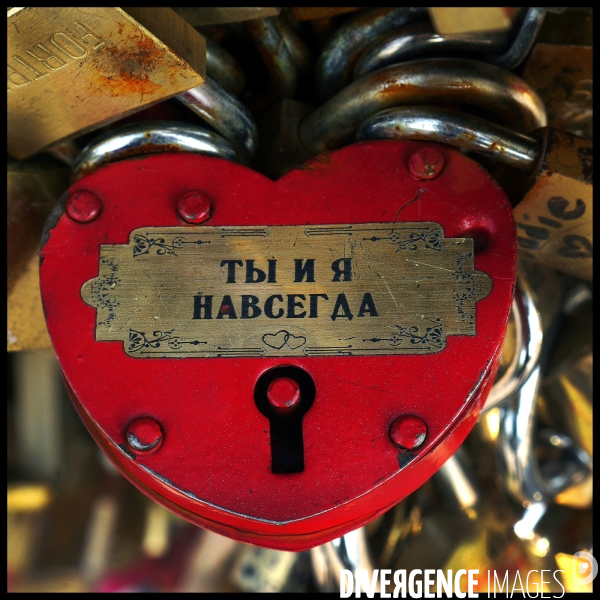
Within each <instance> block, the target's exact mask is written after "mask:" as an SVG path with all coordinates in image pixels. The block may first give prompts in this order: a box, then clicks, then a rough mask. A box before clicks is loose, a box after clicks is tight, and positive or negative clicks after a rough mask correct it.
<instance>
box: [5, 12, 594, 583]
mask: <svg viewBox="0 0 600 600" xmlns="http://www.w3.org/2000/svg"><path fill="white" fill-rule="evenodd" d="M471 10H472V11H473V12H470V11H471ZM591 23H592V12H591V9H589V10H588V9H543V8H523V9H492V8H481V9H470V10H467V9H445V10H443V9H426V8H373V9H365V8H360V9H359V8H323V7H321V8H283V9H279V8H176V9H167V8H135V9H134V8H132V9H118V8H94V9H85V8H60V9H42V8H37V9H34V8H24V9H9V10H8V152H9V159H8V339H7V343H8V350H9V352H11V353H10V354H9V375H10V376H9V382H8V578H9V590H13V591H33V590H38V591H59V590H73V591H75V590H80V591H126V590H127V591H146V590H154V591H210V590H215V591H219V590H222V591H235V590H238V591H288V590H289V591H313V590H321V591H337V590H338V589H339V571H340V569H341V568H345V569H350V570H353V569H356V568H363V569H367V570H372V569H374V568H378V569H392V570H394V569H406V570H410V569H422V570H423V569H453V570H454V571H457V570H459V569H462V568H469V569H478V570H479V572H480V574H482V573H485V572H487V571H488V570H492V571H496V572H498V573H505V572H508V574H509V581H510V582H511V585H512V583H513V582H514V581H515V578H516V577H517V578H518V577H520V576H521V575H522V579H523V581H525V580H526V579H527V574H529V573H532V572H535V573H537V574H538V575H537V576H536V577H538V578H537V579H536V577H533V576H529V579H528V581H527V583H526V584H525V587H526V588H527V586H529V589H530V590H532V591H535V590H536V589H537V588H536V587H535V586H536V585H539V583H540V581H542V579H541V578H542V577H543V574H542V571H551V572H555V571H557V570H560V571H561V572H562V575H560V576H559V577H560V582H559V581H557V580H554V579H553V580H551V581H550V583H547V585H546V587H545V589H546V590H547V591H549V592H557V593H561V591H562V588H563V587H564V589H566V590H567V591H587V590H591V584H589V583H586V584H582V583H581V581H582V577H581V576H580V575H578V573H577V572H576V571H577V570H576V568H574V566H573V565H574V564H575V563H574V562H573V555H574V554H575V553H577V552H579V551H588V552H591V551H592V537H591V523H592V508H591V507H592V431H591V428H592V332H591V323H592V292H591V281H592V144H591V137H592V71H591V64H592V63H591V52H592V49H591V39H592V29H591V27H592V26H591ZM107 49H108V50H109V51H107ZM150 74H152V77H150V76H149V75H150ZM38 81H44V82H45V83H46V86H45V87H44V86H39V85H35V86H32V85H31V83H32V82H38ZM157 82H158V83H157ZM41 89H42V90H43V91H42V92H40V90H41ZM99 90H102V93H99ZM107 90H108V91H107ZM370 139H408V140H427V141H430V142H434V143H441V144H448V145H450V146H452V147H454V148H458V149H460V150H461V151H462V152H465V153H468V155H469V156H470V157H471V158H474V159H475V160H477V161H478V162H480V163H481V164H482V165H483V166H484V167H485V168H486V169H488V171H490V173H491V174H492V176H493V177H494V178H495V179H496V180H497V181H498V182H499V183H500V185H501V186H502V187H503V188H504V189H505V191H506V192H507V194H508V196H509V198H510V200H511V202H512V204H513V206H514V214H515V220H516V223H517V231H518V241H519V258H520V261H519V278H518V286H517V294H516V298H515V303H514V307H513V314H512V318H511V321H510V325H509V332H508V336H507V339H506V342H505V347H504V351H503V357H502V365H501V369H500V372H499V374H498V377H497V380H496V383H495V385H494V387H493V389H492V392H491V394H490V397H489V398H488V400H487V403H486V406H485V408H484V412H483V415H482V417H481V418H480V420H479V422H478V423H477V425H476V426H475V429H474V430H473V431H472V433H471V434H470V435H469V437H468V438H467V440H466V442H465V443H464V444H463V446H462V447H461V448H460V449H459V451H458V452H457V453H456V454H455V455H454V456H453V457H452V458H451V459H449V460H448V461H447V463H446V464H445V465H444V467H442V469H441V470H440V471H439V472H438V473H436V474H435V475H434V476H433V477H432V478H431V479H430V480H429V481H427V483H426V484H425V485H423V486H422V487H421V488H420V489H418V490H417V491H416V492H415V493H413V494H411V495H410V496H409V497H408V498H406V499H405V500H403V501H402V502H401V503H400V504H398V505H397V506H396V507H395V508H393V509H392V510H390V511H389V512H387V513H386V514H385V515H384V516H382V517H380V518H378V519H376V520H375V521H373V522H372V523H370V524H369V525H367V526H366V527H363V528H361V529H359V530H357V531H355V532H352V533H350V534H347V535H345V536H344V537H343V538H340V539H339V540H336V541H334V542H331V543H328V544H325V545H323V546H320V547H318V548H315V549H313V550H311V551H309V552H301V553H290V552H280V551H275V550H267V549H261V548H257V547H254V546H249V545H244V544H241V543H238V542H235V541H232V540H229V539H226V538H223V537H221V536H218V535H217V534H214V533H210V532H207V531H203V530H200V529H198V528H196V527H195V526H193V525H190V524H189V523H187V522H185V521H183V520H182V519H180V518H178V517H176V516H174V515H172V514H171V513H169V512H168V511H166V510H165V509H163V508H162V507H160V506H158V505H156V504H154V503H152V502H151V501H150V500H149V499H147V498H146V497H144V496H143V495H141V494H140V493H139V492H138V491H137V490H136V489H134V488H133V487H132V486H130V484H129V483H127V482H126V480H125V479H123V477H122V476H121V475H120V474H119V473H118V472H117V471H116V470H115V468H114V467H113V466H112V465H111V463H110V462H109V461H108V460H107V459H106V458H105V457H104V456H103V455H101V454H100V452H99V450H98V449H97V448H96V446H95V445H94V443H93V442H92V441H91V439H90V438H89V436H88V434H87V432H86V431H85V429H84V427H83V425H82V424H81V423H80V421H79V419H78V417H77V416H76V414H75V413H74V411H73V409H72V407H71V405H70V403H69V400H68V397H67V394H66V392H65V390H64V388H63V387H62V383H61V380H60V374H59V371H58V367H57V365H56V358H55V357H54V354H53V352H52V350H51V349H50V348H51V344H50V340H49V338H48V334H47V331H46V326H45V322H44V318H43V313H42V307H41V301H40V291H39V282H38V247H39V243H40V237H41V232H42V228H43V225H44V221H45V219H46V217H47V216H48V214H49V213H50V211H51V210H52V208H53V206H54V205H55V204H56V202H57V200H58V198H59V197H60V196H61V195H62V194H63V193H64V191H65V190H66V189H67V187H68V186H69V183H70V182H74V181H77V180H78V179H80V178H81V177H83V176H85V175H87V174H89V173H91V172H93V171H94V170H96V169H99V168H100V167H102V166H103V165H105V164H107V163H109V162H113V161H118V160H121V159H124V158H128V157H131V156H136V155H144V154H148V153H155V152H199V153H204V154H208V155H211V156H218V157H222V158H225V159H227V160H231V161H235V162H239V163H241V164H244V165H248V166H250V167H251V168H254V169H256V170H257V171H259V172H261V173H263V174H264V175H266V176H268V177H271V178H273V179H276V178H278V177H281V176H282V175H284V174H285V173H287V172H288V171H289V170H290V169H291V168H293V167H294V166H296V165H297V164H299V163H300V162H302V161H304V160H306V159H308V158H311V157H313V156H315V155H316V154H318V153H321V152H324V151H327V150H334V149H337V148H340V147H342V146H344V145H346V144H349V143H352V142H354V141H361V140H370ZM574 569H575V570H574ZM517 574H520V575H519V576H517ZM480 579H481V581H480V586H479V587H478V590H477V591H480V592H485V591H486V590H487V587H486V586H487V580H486V578H485V577H480ZM545 581H546V582H547V581H548V579H546V580H545Z"/></svg>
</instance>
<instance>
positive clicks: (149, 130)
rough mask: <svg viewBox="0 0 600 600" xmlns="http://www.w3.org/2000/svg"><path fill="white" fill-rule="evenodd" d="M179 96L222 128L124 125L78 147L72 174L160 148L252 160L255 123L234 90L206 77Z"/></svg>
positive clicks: (156, 123)
mask: <svg viewBox="0 0 600 600" xmlns="http://www.w3.org/2000/svg"><path fill="white" fill-rule="evenodd" d="M176 98H177V99H178V100H179V101H180V102H182V103H183V104H185V106H187V107H188V108H189V109H190V110H192V111H193V112H194V113H196V114H197V115H198V116H200V117H201V118H202V119H203V120H204V121H206V122H207V123H208V124H209V125H211V126H212V127H213V128H214V129H215V130H216V131H217V132H218V133H214V132H212V131H210V130H208V129H204V128H202V127H198V126H196V125H191V124H186V123H179V122H169V121H146V122H143V123H134V124H132V125H125V126H123V127H122V128H119V129H117V130H112V131H108V132H105V133H103V134H101V135H100V136H98V137H97V138H95V139H93V140H92V141H91V142H90V143H89V144H88V145H87V146H86V147H85V148H84V149H83V150H82V151H81V152H80V153H79V155H78V156H77V158H75V159H74V160H73V161H72V170H73V172H72V180H73V181H77V180H78V179H81V177H83V176H85V175H87V174H89V173H91V172H92V171H94V170H96V169H98V168H100V167H101V166H102V165H104V164H107V163H109V162H113V161H116V160H122V159H124V158H129V157H131V156H137V155H140V154H149V153H157V152H198V153H200V154H208V155H210V156H219V157H221V158H225V159H227V160H232V161H234V162H240V163H242V164H248V160H249V159H250V158H251V157H252V156H253V155H254V153H255V152H256V141H257V131H256V124H255V123H254V119H253V118H252V115H251V114H250V112H249V111H248V110H247V109H246V107H245V106H244V105H243V104H242V103H241V102H240V101H239V100H238V99H237V98H236V97H235V96H233V95H232V94H230V93H229V92H227V91H226V90H225V89H224V88H223V87H222V86H221V85H220V84H218V83H217V82H216V81H214V80H213V79H211V78H210V77H207V78H206V81H205V82H204V84H203V85H200V86H198V87H195V88H192V89H191V90H188V91H187V92H182V93H181V94H178V95H177V96H176ZM219 134H221V135H219ZM59 148H60V147H59ZM55 155H56V152H55ZM66 162H67V161H66Z"/></svg>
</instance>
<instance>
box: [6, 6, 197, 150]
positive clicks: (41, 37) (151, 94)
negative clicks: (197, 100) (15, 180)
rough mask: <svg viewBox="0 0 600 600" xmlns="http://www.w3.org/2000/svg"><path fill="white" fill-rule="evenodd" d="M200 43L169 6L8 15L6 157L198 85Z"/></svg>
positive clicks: (14, 11) (11, 11)
mask: <svg viewBox="0 0 600 600" xmlns="http://www.w3.org/2000/svg"><path fill="white" fill-rule="evenodd" d="M205 70H206V59H205V41H204V38H203V37H202V36H201V35H200V34H199V33H198V32H197V31H195V30H194V28H193V27H191V26H190V25H189V24H188V23H186V22H185V21H184V20H183V19H181V18H180V17H179V16H178V15H177V14H176V13H175V12H174V11H173V10H171V9H169V8H127V9H122V8H70V7H68V8H12V9H9V11H8V151H9V153H10V154H11V155H12V156H14V157H15V158H18V159H23V158H27V157H29V156H32V155H33V154H36V153H37V152H40V151H42V150H44V149H47V148H48V147H50V146H52V145H54V144H56V143H57V142H60V141H62V140H64V139H67V138H69V137H71V136H74V135H76V134H83V133H85V132H87V131H90V130H92V129H95V128H98V127H100V126H102V125H106V124H108V123H110V122H112V121H115V120H117V119H119V118H121V117H123V116H126V115H127V114H130V113H132V112H135V111H137V110H139V109H141V108H144V107H146V106H149V105H151V104H154V103H156V102H159V101H161V100H165V99H167V98H170V97H171V96H174V95H176V94H178V93H180V92H183V91H186V90H189V89H191V88H194V87H196V86H198V85H201V84H202V83H203V82H204V80H205Z"/></svg>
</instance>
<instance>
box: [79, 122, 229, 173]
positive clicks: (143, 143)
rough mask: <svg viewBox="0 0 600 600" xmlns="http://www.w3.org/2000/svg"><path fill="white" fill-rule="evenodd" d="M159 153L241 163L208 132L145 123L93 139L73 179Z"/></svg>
mask: <svg viewBox="0 0 600 600" xmlns="http://www.w3.org/2000/svg"><path fill="white" fill-rule="evenodd" d="M157 152H198V153H200V154H207V155H209V156H217V157H220V158H224V159H226V160H231V161H234V162H239V158H238V156H237V155H236V153H235V150H234V149H233V147H232V146H231V144H230V143H229V142H228V141H227V140H226V139H224V138H223V137H221V136H220V135H218V134H216V133H214V132H212V131H209V130H208V129H203V128H201V127H197V126H194V125H190V124H184V123H178V122H170V121H145V122H142V123H134V124H132V125H125V126H124V127H122V128H120V129H117V130H114V131H109V132H106V133H104V134H102V135H101V136H99V137H98V138H96V139H94V140H92V141H91V142H90V143H89V144H88V145H87V146H86V147H85V148H84V149H83V150H82V151H81V153H80V155H79V156H78V158H77V160H76V161H75V163H74V164H73V172H72V180H73V181H77V180H79V179H81V178H82V177H84V176H85V175H89V174H90V173H91V172H93V171H95V170H96V169H99V168H100V167H102V166H104V165H106V164H108V163H111V162H114V161H117V160H122V159H124V158H130V157H131V156H138V155H140V154H152V153H157Z"/></svg>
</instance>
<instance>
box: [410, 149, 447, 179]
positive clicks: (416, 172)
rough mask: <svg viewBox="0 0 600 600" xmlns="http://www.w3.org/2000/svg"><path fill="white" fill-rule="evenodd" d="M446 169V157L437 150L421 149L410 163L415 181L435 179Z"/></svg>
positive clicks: (412, 157) (411, 158)
mask: <svg viewBox="0 0 600 600" xmlns="http://www.w3.org/2000/svg"><path fill="white" fill-rule="evenodd" d="M443 168H444V157H443V156H442V154H440V153H439V152H438V151H437V150H436V149H435V148H421V149H420V150H417V152H415V153H414V154H413V155H412V156H411V157H410V159H409V161H408V169H409V171H410V174H411V175H412V176H413V178H414V179H435V178H436V177H437V176H438V175H439V174H440V173H441V172H442V170H443Z"/></svg>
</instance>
